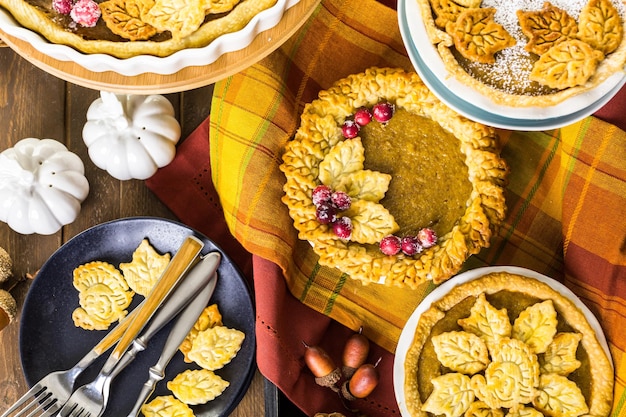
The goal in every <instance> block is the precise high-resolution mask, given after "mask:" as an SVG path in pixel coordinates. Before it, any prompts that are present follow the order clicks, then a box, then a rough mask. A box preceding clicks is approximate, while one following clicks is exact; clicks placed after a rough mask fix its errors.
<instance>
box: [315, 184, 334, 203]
mask: <svg viewBox="0 0 626 417" xmlns="http://www.w3.org/2000/svg"><path fill="white" fill-rule="evenodd" d="M332 194H333V191H332V190H331V189H330V187H329V186H327V185H324V184H322V185H318V186H317V187H315V189H314V190H313V193H311V199H312V200H313V204H314V205H315V207H319V206H320V205H322V204H328V203H330V196H331V195H332Z"/></svg>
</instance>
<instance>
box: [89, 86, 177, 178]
mask: <svg viewBox="0 0 626 417" xmlns="http://www.w3.org/2000/svg"><path fill="white" fill-rule="evenodd" d="M179 139H180V124H179V123H178V121H177V120H176V118H175V117H174V107H173V106H172V104H171V103H170V102H169V100H168V99H167V98H165V97H164V96H161V95H158V94H153V95H149V96H141V95H133V94H114V93H108V92H106V91H101V92H100V98H98V99H97V100H95V101H94V102H93V103H91V105H90V106H89V109H88V110H87V123H86V124H85V126H84V127H83V140H84V141H85V144H86V145H87V148H88V150H89V157H90V158H91V160H92V161H93V163H94V164H95V165H96V166H97V167H98V168H101V169H104V170H106V171H107V172H108V173H109V174H110V175H111V176H113V177H114V178H117V179H119V180H128V179H131V178H134V179H141V180H143V179H146V178H150V177H151V176H152V175H153V174H154V173H155V172H156V171H157V169H158V168H161V167H164V166H166V165H167V164H169V163H170V162H172V160H173V159H174V156H175V155H176V144H177V143H178V140H179Z"/></svg>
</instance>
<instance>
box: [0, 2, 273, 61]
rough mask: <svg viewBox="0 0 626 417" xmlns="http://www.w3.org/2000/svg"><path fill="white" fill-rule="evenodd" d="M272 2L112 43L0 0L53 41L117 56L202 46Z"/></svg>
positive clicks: (251, 4) (157, 53) (243, 6)
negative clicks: (164, 34)
mask: <svg viewBox="0 0 626 417" xmlns="http://www.w3.org/2000/svg"><path fill="white" fill-rule="evenodd" d="M275 3H276V0H242V1H241V3H239V4H238V5H237V7H235V8H234V9H233V10H232V11H231V12H230V13H228V14H227V15H225V16H223V17H220V18H218V19H214V20H210V21H209V22H207V23H205V24H203V25H202V26H200V28H199V29H198V30H196V31H195V32H193V33H192V34H190V35H188V36H184V37H182V38H172V39H169V40H165V41H162V42H157V41H137V42H113V41H106V40H85V39H83V38H82V37H81V36H78V35H76V34H74V33H71V32H68V31H66V30H64V29H63V28H62V27H60V26H58V25H57V24H55V23H54V22H53V21H52V20H50V19H49V18H48V17H47V16H46V15H45V14H44V13H43V12H42V11H40V10H38V9H37V8H35V7H34V6H31V5H30V4H28V3H26V2H24V1H23V0H0V6H2V7H4V8H5V9H7V10H8V11H9V12H10V13H11V14H12V15H13V17H14V18H15V19H16V20H17V21H18V22H19V23H20V24H21V25H22V26H24V27H26V28H28V29H30V30H32V31H34V32H37V33H40V34H41V35H42V36H43V37H45V38H46V39H48V40H49V41H50V42H52V43H56V44H62V45H68V46H71V47H73V48H75V49H77V50H79V51H81V52H84V53H87V54H95V53H102V54H108V55H112V56H115V57H118V58H130V57H133V56H137V55H154V56H160V57H164V56H168V55H171V54H173V53H174V52H177V51H180V50H182V49H186V48H200V47H204V46H206V45H208V44H209V43H211V42H212V41H214V40H215V39H217V38H218V37H219V36H221V35H224V34H226V33H232V32H236V31H238V30H241V29H242V28H243V27H244V26H245V25H246V24H248V22H250V20H251V19H252V18H253V17H254V16H256V15H257V14H259V13H260V12H261V11H263V10H265V9H269V8H270V7H272V6H273V5H274V4H275Z"/></svg>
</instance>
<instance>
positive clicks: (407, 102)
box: [281, 68, 508, 287]
mask: <svg viewBox="0 0 626 417" xmlns="http://www.w3.org/2000/svg"><path fill="white" fill-rule="evenodd" d="M381 100H389V101H392V102H394V103H395V105H396V106H398V107H400V108H403V109H406V110H407V111H409V112H411V113H413V114H415V115H418V116H423V117H427V118H431V119H433V120H434V121H436V122H437V123H439V125H441V126H442V127H443V128H444V129H445V130H447V131H449V132H451V133H452V134H454V136H456V137H457V138H458V139H459V145H460V148H459V149H460V152H461V153H462V154H463V155H464V156H465V163H466V165H467V168H468V171H469V178H470V180H471V183H472V191H471V195H470V197H469V202H468V204H467V207H466V211H465V214H464V215H463V216H462V217H461V218H460V219H459V221H458V222H457V224H456V225H455V226H454V227H453V229H452V230H451V231H449V232H448V233H447V234H446V235H444V236H440V238H439V240H438V242H437V243H438V244H437V245H435V246H434V247H432V248H429V249H426V250H424V252H422V253H421V255H420V256H416V257H407V256H405V255H403V254H399V255H394V256H386V255H384V254H382V253H380V251H378V250H377V249H376V250H372V249H367V248H366V247H365V246H363V245H361V244H359V243H356V242H352V241H347V242H346V241H342V240H341V239H339V238H337V237H336V236H335V235H334V234H333V233H332V229H331V228H330V227H329V226H328V225H323V224H320V223H319V221H318V220H317V219H316V215H315V208H314V206H313V203H312V201H311V194H312V191H313V189H314V188H315V187H316V186H317V185H319V183H320V181H319V180H318V176H319V165H320V162H321V161H322V159H323V158H324V156H325V155H326V154H327V153H328V152H329V150H330V149H331V148H333V147H334V146H335V145H336V144H337V143H339V142H340V141H342V140H343V137H342V135H341V127H340V126H341V125H342V124H343V122H344V120H345V119H346V118H347V117H348V116H350V115H351V114H353V113H354V111H355V109H357V108H359V107H362V106H373V105H374V104H376V103H377V102H378V101H381ZM496 149H497V137H496V133H495V130H494V129H492V128H489V127H486V126H483V125H481V124H478V123H475V122H471V121H469V120H468V119H466V118H464V117H462V116H460V115H459V114H457V113H455V112H454V111H452V110H451V109H449V108H448V107H447V106H445V105H444V104H442V103H441V102H440V101H439V100H438V99H437V98H436V97H435V96H434V95H433V94H432V93H431V92H430V91H429V90H428V88H427V87H426V86H425V85H424V84H423V83H422V81H421V80H420V79H419V77H418V76H417V74H415V73H407V72H405V71H403V70H401V69H390V68H383V69H380V68H371V69H369V70H367V71H366V72H364V73H361V74H356V75H352V76H349V77H347V78H345V79H342V80H340V81H338V82H337V83H336V84H335V85H334V86H333V87H331V88H330V89H328V90H325V91H322V92H320V94H319V99H317V100H315V101H313V102H312V103H309V104H308V105H306V106H305V108H304V112H303V114H302V118H301V126H300V129H299V130H298V132H297V133H296V135H295V139H294V140H293V141H291V142H290V143H288V144H287V146H286V150H285V153H284V156H283V162H284V163H283V164H282V165H281V170H282V171H283V172H284V173H285V176H286V178H287V182H286V184H285V186H284V191H285V196H284V197H283V202H284V203H285V204H286V205H287V206H288V208H289V213H290V215H291V217H292V218H293V219H294V226H295V228H296V229H297V230H298V232H299V234H298V236H299V238H300V239H303V240H309V241H310V242H311V244H312V245H313V248H314V250H315V252H316V253H317V254H318V255H319V256H320V260H319V262H320V264H321V265H326V266H330V267H337V268H339V269H340V270H341V271H343V272H345V273H347V274H348V275H350V276H351V277H352V278H354V279H359V280H361V281H362V282H363V283H366V284H367V283H371V282H379V283H384V284H385V285H393V286H405V285H406V286H409V287H416V286H418V285H419V284H421V283H423V282H425V281H427V280H432V281H433V282H435V283H439V282H442V281H444V280H446V279H448V278H450V277H451V276H452V275H454V274H456V273H457V272H458V271H459V270H460V268H461V266H462V264H463V263H464V262H465V260H466V259H467V257H468V256H470V255H472V254H475V253H477V252H478V251H479V250H480V249H481V248H482V247H486V246H488V245H489V240H490V239H491V237H492V235H493V233H494V229H495V228H496V227H497V226H498V225H499V224H500V223H501V222H502V220H503V218H504V212H505V201H504V194H503V189H502V186H503V185H504V183H505V181H506V175H507V172H508V168H507V166H506V164H505V162H504V161H503V160H502V159H501V158H500V157H499V156H498V154H497V152H496Z"/></svg>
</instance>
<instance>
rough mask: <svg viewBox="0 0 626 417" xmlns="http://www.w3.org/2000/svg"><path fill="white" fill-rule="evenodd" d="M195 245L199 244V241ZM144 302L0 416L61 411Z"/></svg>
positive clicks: (16, 416)
mask: <svg viewBox="0 0 626 417" xmlns="http://www.w3.org/2000/svg"><path fill="white" fill-rule="evenodd" d="M200 243H201V242H200ZM194 245H197V243H195V244H194ZM181 248H182V246H181ZM179 252H180V250H179ZM198 252H199V250H198ZM173 261H174V260H173V259H172V263H173ZM182 261H183V260H182V259H181V262H182ZM193 261H195V256H194V257H193V258H190V259H189V260H188V264H187V266H186V267H185V268H184V269H185V270H186V269H187V267H188V266H189V265H191V264H192V263H193ZM144 303H145V301H144ZM144 303H142V304H141V305H139V306H138V307H137V308H136V309H135V310H134V311H133V312H132V313H130V314H129V315H128V316H127V317H126V318H125V319H124V320H122V321H121V322H120V323H119V324H118V325H117V326H116V327H115V328H113V330H111V331H110V332H109V333H108V334H107V335H106V336H104V337H103V338H102V340H100V342H98V344H96V345H95V346H94V347H93V348H92V349H91V350H90V351H89V352H88V353H87V354H86V355H85V356H84V357H83V358H82V359H81V360H80V361H78V363H77V364H76V365H74V366H73V367H72V368H70V369H68V370H65V371H56V372H51V373H49V374H48V375H46V376H44V377H43V378H42V379H41V380H39V381H38V382H37V383H35V384H34V385H33V386H32V388H31V389H30V390H28V392H26V393H25V394H24V395H22V397H21V398H20V399H19V400H18V401H17V402H15V404H13V405H12V406H11V407H10V408H9V409H8V410H6V411H5V412H4V413H3V414H2V415H1V416H0V417H9V416H13V417H22V416H27V417H33V416H39V417H48V416H52V415H53V414H55V413H56V412H58V411H59V410H60V409H61V407H62V406H63V404H65V403H66V401H67V400H68V399H69V398H70V395H71V394H72V390H73V388H74V383H75V382H76V379H77V378H78V376H79V375H80V374H81V373H82V372H83V371H84V370H85V369H86V368H87V367H89V366H90V365H91V364H92V363H93V362H94V361H95V360H96V359H97V358H98V357H100V356H101V355H102V354H103V353H104V352H106V351H107V350H109V349H110V348H111V347H112V346H113V345H114V344H115V343H116V342H117V341H118V340H120V337H121V336H122V335H123V334H124V332H125V331H126V329H127V328H128V326H129V325H130V323H131V321H133V320H134V318H135V316H136V315H137V313H138V311H139V309H140V308H141V307H142V305H143V304H144ZM18 410H19V411H18ZM12 413H15V414H12Z"/></svg>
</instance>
